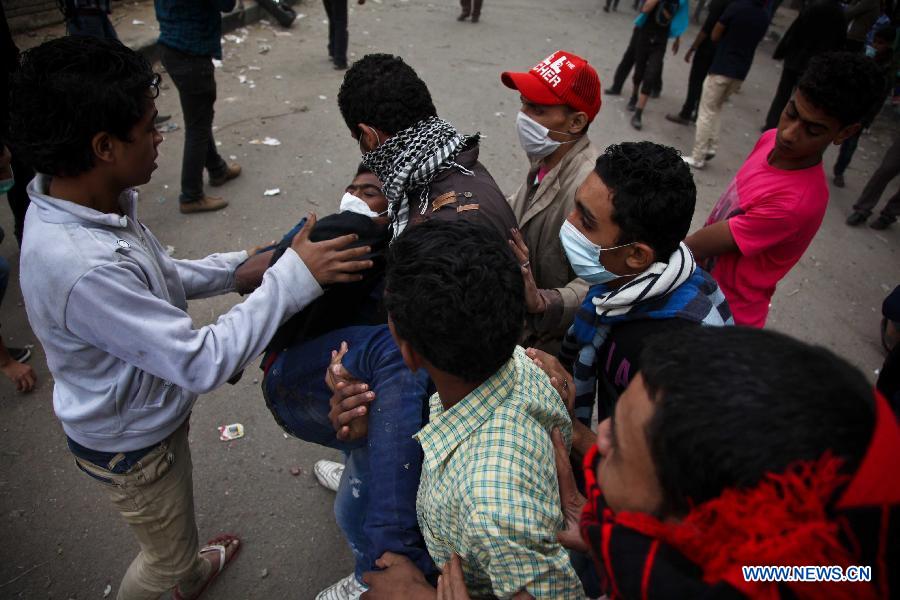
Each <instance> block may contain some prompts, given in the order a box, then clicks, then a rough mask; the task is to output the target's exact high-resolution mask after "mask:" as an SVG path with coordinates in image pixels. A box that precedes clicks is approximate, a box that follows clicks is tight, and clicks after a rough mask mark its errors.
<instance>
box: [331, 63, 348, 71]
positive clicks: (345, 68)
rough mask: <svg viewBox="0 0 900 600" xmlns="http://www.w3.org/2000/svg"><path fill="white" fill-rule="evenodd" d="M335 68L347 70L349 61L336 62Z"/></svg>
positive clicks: (336, 69)
mask: <svg viewBox="0 0 900 600" xmlns="http://www.w3.org/2000/svg"><path fill="white" fill-rule="evenodd" d="M334 70H335V71H346V70H347V63H339V62H336V63H334Z"/></svg>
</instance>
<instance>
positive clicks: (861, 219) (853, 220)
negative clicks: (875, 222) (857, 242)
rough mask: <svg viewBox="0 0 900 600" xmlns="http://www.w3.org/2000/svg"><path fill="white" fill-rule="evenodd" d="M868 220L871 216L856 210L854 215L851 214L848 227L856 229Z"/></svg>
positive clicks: (848, 218)
mask: <svg viewBox="0 0 900 600" xmlns="http://www.w3.org/2000/svg"><path fill="white" fill-rule="evenodd" d="M868 219H869V215H867V214H866V213H864V212H862V211H860V210H854V211H853V212H852V213H850V216H849V217H847V225H849V226H850V227H856V226H857V225H862V224H863V223H865V222H866V221H867V220H868Z"/></svg>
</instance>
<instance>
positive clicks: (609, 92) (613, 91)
mask: <svg viewBox="0 0 900 600" xmlns="http://www.w3.org/2000/svg"><path fill="white" fill-rule="evenodd" d="M603 93H604V94H606V95H607V96H619V95H621V94H622V90H621V89H618V90H617V89H616V88H614V87H608V88H606V89H605V90H603Z"/></svg>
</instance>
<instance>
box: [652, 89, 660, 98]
mask: <svg viewBox="0 0 900 600" xmlns="http://www.w3.org/2000/svg"><path fill="white" fill-rule="evenodd" d="M660 94H662V91H660V90H653V91H652V92H650V97H651V98H659V95H660Z"/></svg>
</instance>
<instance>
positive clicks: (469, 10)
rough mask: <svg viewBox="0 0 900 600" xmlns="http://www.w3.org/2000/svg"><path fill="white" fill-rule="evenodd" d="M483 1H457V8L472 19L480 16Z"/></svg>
mask: <svg viewBox="0 0 900 600" xmlns="http://www.w3.org/2000/svg"><path fill="white" fill-rule="evenodd" d="M482 4H484V0H459V6H460V7H461V8H462V12H463V14H465V15H469V14H471V15H472V16H473V17H480V16H481V5H482Z"/></svg>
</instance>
